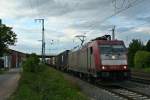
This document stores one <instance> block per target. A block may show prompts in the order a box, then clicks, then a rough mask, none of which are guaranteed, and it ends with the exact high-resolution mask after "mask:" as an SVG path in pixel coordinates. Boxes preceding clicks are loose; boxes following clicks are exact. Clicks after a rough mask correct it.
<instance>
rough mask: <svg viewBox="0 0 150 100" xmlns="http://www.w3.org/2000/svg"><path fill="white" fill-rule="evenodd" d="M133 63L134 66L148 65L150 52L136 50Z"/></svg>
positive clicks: (149, 64) (149, 65)
mask: <svg viewBox="0 0 150 100" xmlns="http://www.w3.org/2000/svg"><path fill="white" fill-rule="evenodd" d="M134 64H135V67H136V68H148V67H150V52H148V51H137V52H136V54H135V57H134Z"/></svg>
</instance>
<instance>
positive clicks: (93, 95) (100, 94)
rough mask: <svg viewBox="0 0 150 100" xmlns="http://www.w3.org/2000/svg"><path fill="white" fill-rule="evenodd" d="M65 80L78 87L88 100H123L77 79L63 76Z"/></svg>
mask: <svg viewBox="0 0 150 100" xmlns="http://www.w3.org/2000/svg"><path fill="white" fill-rule="evenodd" d="M64 77H65V79H67V80H69V81H70V82H71V83H72V84H75V85H77V86H79V87H80V89H81V91H82V92H83V93H84V94H85V95H87V96H89V98H90V100H124V99H123V98H120V97H118V96H116V95H115V94H112V93H110V92H108V91H106V90H103V89H100V88H98V87H96V86H93V85H91V84H89V83H87V82H84V81H83V80H80V79H79V78H76V77H73V76H70V75H67V74H64Z"/></svg>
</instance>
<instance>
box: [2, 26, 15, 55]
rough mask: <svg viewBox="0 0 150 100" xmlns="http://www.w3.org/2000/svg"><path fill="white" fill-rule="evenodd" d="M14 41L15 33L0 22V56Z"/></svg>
mask: <svg viewBox="0 0 150 100" xmlns="http://www.w3.org/2000/svg"><path fill="white" fill-rule="evenodd" d="M15 42H16V34H15V33H14V32H13V31H12V28H11V27H8V26H6V25H4V24H1V23H0V57H1V56H3V54H4V53H6V52H7V49H8V46H9V45H14V43H15Z"/></svg>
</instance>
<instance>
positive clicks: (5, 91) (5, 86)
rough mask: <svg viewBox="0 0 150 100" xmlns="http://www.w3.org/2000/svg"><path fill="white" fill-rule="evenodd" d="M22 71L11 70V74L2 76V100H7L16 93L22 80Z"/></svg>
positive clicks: (0, 92)
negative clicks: (20, 79) (19, 81)
mask: <svg viewBox="0 0 150 100" xmlns="http://www.w3.org/2000/svg"><path fill="white" fill-rule="evenodd" d="M19 72H20V69H18V68H17V69H10V70H9V72H7V73H5V74H2V75H0V100H7V98H8V97H9V96H10V95H11V94H12V93H13V92H14V90H15V89H16V87H17V85H18V80H19V78H20V74H19Z"/></svg>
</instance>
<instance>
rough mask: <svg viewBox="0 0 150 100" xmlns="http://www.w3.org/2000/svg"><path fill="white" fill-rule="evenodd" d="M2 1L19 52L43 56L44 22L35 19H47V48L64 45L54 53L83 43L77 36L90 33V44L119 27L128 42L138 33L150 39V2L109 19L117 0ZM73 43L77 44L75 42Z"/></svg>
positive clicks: (120, 35) (118, 32)
mask: <svg viewBox="0 0 150 100" xmlns="http://www.w3.org/2000/svg"><path fill="white" fill-rule="evenodd" d="M0 1H1V3H0V12H1V13H0V18H2V19H4V22H5V24H7V25H9V26H12V27H13V30H14V31H15V32H16V33H17V35H18V43H17V46H16V47H14V48H16V49H18V50H23V51H26V49H25V48H28V49H29V48H30V49H31V50H30V51H32V50H33V51H36V52H38V53H40V50H39V48H40V46H41V44H40V42H38V41H37V40H40V39H41V23H38V22H35V21H34V19H35V18H44V19H45V36H46V42H47V48H49V46H50V41H51V40H55V41H60V42H61V45H60V44H59V43H55V46H54V48H59V49H57V50H56V51H53V52H55V53H57V52H60V51H62V50H64V48H67V49H69V48H73V46H75V45H77V43H79V41H78V40H77V39H75V38H74V36H75V35H79V34H84V33H86V36H87V38H86V41H89V40H91V39H92V38H95V37H98V36H101V35H104V34H111V31H110V30H111V29H112V27H113V25H116V36H117V37H118V38H119V39H123V40H126V36H128V35H131V36H130V37H132V38H134V37H135V35H137V34H138V35H140V36H141V35H142V34H144V36H145V37H143V36H142V37H141V39H142V40H144V41H145V40H147V39H145V38H146V37H147V36H149V31H150V29H149V25H148V24H149V22H150V13H149V11H150V7H149V4H150V1H149V0H139V1H140V2H139V3H137V4H135V5H134V6H133V7H131V8H130V9H128V10H125V11H123V12H122V13H120V14H118V15H116V16H114V17H109V16H111V15H112V14H114V5H113V4H112V1H113V0H10V1H9V2H8V1H6V0H0ZM122 1H123V0H118V2H117V7H121V5H122ZM127 1H128V0H127ZM132 1H133V0H132ZM106 18H107V20H105V19H106ZM103 20H104V21H103ZM73 40H75V41H77V43H73ZM34 44H35V45H34ZM57 46H58V47H57ZM35 48H36V50H35ZM38 50H39V51H38Z"/></svg>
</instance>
